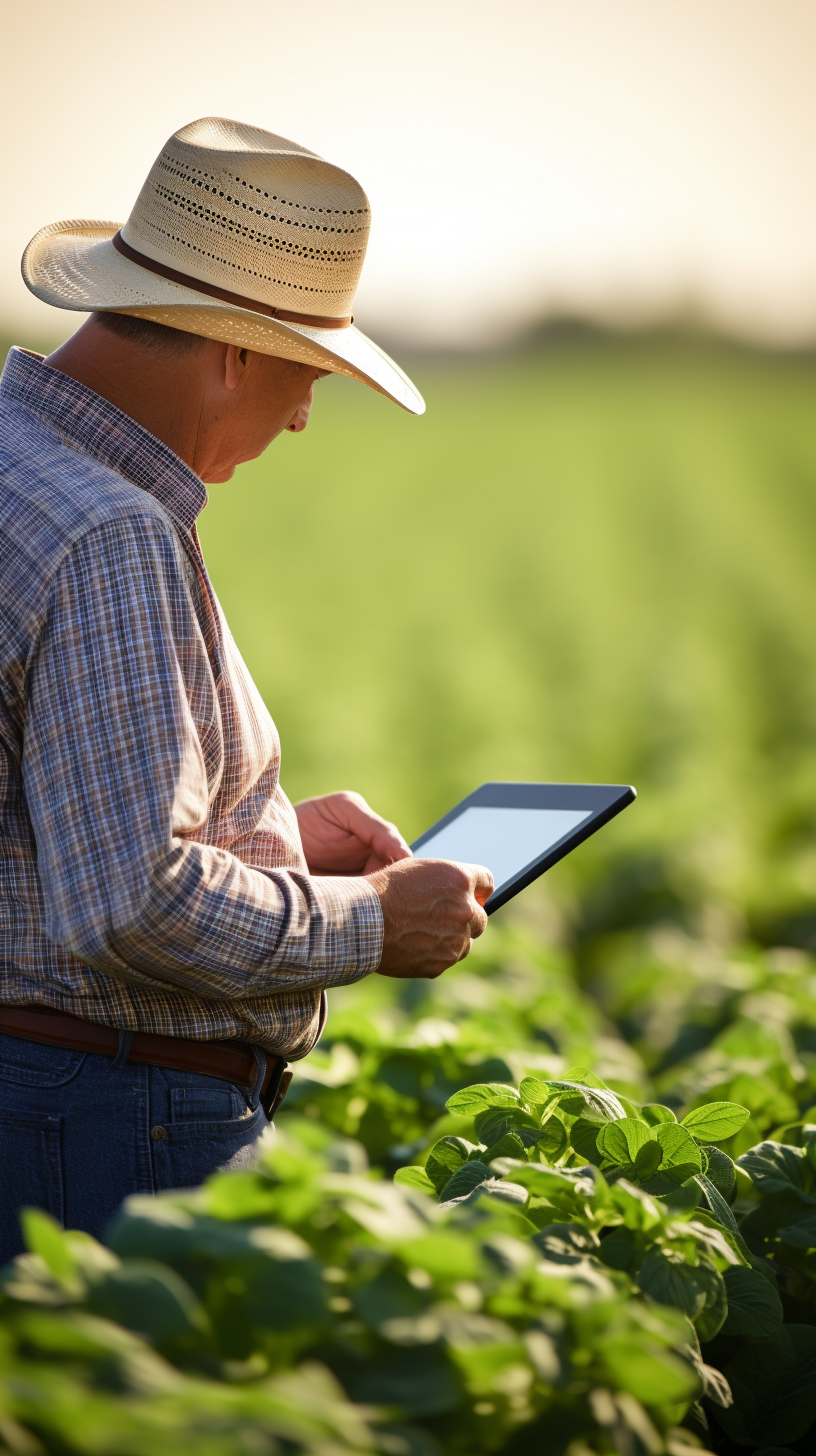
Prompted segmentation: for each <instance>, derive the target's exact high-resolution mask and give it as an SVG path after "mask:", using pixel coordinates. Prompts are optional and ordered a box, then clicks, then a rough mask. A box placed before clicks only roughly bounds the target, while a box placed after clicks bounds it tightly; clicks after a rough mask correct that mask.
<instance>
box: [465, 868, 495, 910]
mask: <svg viewBox="0 0 816 1456" xmlns="http://www.w3.org/2000/svg"><path fill="white" fill-rule="evenodd" d="M462 869H463V870H464V871H465V873H466V874H467V876H468V878H469V881H470V884H469V887H468V888H469V889H470V891H471V893H472V894H473V896H474V898H475V899H476V900H478V902H479V904H480V905H484V902H485V900H489V899H490V896H491V895H492V894H493V890H494V889H495V885H494V882H493V874H492V872H491V871H490V870H489V869H488V868H487V867H486V865H474V864H464V865H462Z"/></svg>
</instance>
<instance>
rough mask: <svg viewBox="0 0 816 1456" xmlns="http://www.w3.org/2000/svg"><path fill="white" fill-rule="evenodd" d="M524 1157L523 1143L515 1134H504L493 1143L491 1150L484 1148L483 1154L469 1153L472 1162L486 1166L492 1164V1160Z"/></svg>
mask: <svg viewBox="0 0 816 1456" xmlns="http://www.w3.org/2000/svg"><path fill="white" fill-rule="evenodd" d="M525 1157H526V1152H525V1148H524V1143H523V1142H522V1141H521V1138H520V1137H519V1135H518V1133H517V1132H508V1133H505V1135H504V1137H503V1138H499V1141H498V1142H497V1143H494V1144H493V1146H492V1147H491V1148H486V1149H485V1151H484V1152H481V1153H478V1154H473V1153H471V1161H472V1162H476V1161H478V1162H480V1163H487V1164H488V1165H489V1164H490V1163H492V1161H493V1159H494V1158H525Z"/></svg>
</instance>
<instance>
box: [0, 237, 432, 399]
mask: <svg viewBox="0 0 816 1456" xmlns="http://www.w3.org/2000/svg"><path fill="white" fill-rule="evenodd" d="M118 228H119V224H118V223H114V222H86V221H72V222H57V223H51V224H50V225H49V226H48V227H45V228H43V229H42V230H41V231H40V232H38V233H37V235H36V237H34V238H32V239H31V242H30V243H29V245H28V247H27V248H26V250H25V253H24V254H23V260H22V272H23V278H24V280H25V282H26V284H27V285H28V287H29V288H30V289H31V292H32V293H34V294H35V295H36V296H37V298H40V299H42V301H43V302H44V303H50V304H53V305H54V306H55V307H56V308H66V309H74V310H76V311H77V312H80V313H91V312H106V311H110V312H112V313H127V314H134V315H136V316H137V317H138V318H146V319H151V320H152V321H153V322H154V323H158V324H166V325H167V326H169V327H170V328H175V329H182V330H183V331H184V332H185V333H190V334H200V335H201V336H203V337H204V338H206V339H220V340H221V341H222V342H224V343H229V344H238V345H239V346H240V347H241V348H245V349H255V350H256V351H257V352H258V353H260V354H275V355H277V356H278V357H279V358H283V359H294V360H296V361H297V362H299V363H305V364H311V365H312V366H313V367H314V368H316V369H328V370H329V371H330V372H331V373H333V374H346V375H348V377H349V378H350V379H357V380H359V382H360V383H361V384H367V385H368V386H369V388H371V389H376V390H378V391H379V393H380V394H384V395H386V397H387V398H388V399H393V400H394V402H395V404H399V405H401V406H402V408H403V409H405V410H408V411H409V413H410V414H414V415H421V414H424V412H425V401H424V400H423V398H422V395H421V394H420V393H419V390H418V389H417V388H416V387H415V385H413V384H412V383H411V380H410V379H409V378H408V376H407V374H405V373H403V371H402V370H401V369H400V367H399V365H398V364H395V363H394V360H393V359H390V358H389V356H388V355H387V354H386V353H384V352H383V350H382V349H380V348H378V346H377V345H376V344H375V343H374V342H373V340H371V339H369V338H367V337H366V335H365V334H363V333H361V332H360V330H359V329H357V328H355V327H354V325H353V324H352V325H351V327H350V328H347V329H317V328H311V327H309V326H307V325H305V324H290V323H283V322H281V321H279V320H278V319H274V318H267V317H266V316H265V315H264V314H260V313H254V312H253V311H252V310H251V309H247V308H238V307H236V306H235V305H234V304H230V303H222V302H221V300H220V299H217V298H210V297H208V296H207V295H206V294H203V293H197V292H196V291H195V289H193V288H186V287H184V286H183V285H182V284H179V283H171V282H170V281H169V280H168V279H165V278H161V277H159V276H158V275H157V274H155V273H151V272H149V270H148V269H146V268H140V267H139V264H138V263H133V262H131V261H130V259H129V258H124V257H122V255H121V253H118V252H117V251H116V249H115V248H114V246H113V243H112V242H111V238H112V237H113V235H114V233H115V232H117V231H118Z"/></svg>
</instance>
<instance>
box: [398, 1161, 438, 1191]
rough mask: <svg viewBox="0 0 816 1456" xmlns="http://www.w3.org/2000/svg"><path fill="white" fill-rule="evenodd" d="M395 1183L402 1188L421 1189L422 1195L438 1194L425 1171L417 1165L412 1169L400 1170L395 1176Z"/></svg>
mask: <svg viewBox="0 0 816 1456" xmlns="http://www.w3.org/2000/svg"><path fill="white" fill-rule="evenodd" d="M394 1182H395V1183H396V1184H397V1185H398V1187H400V1188H419V1189H420V1191H421V1192H422V1193H436V1192H437V1189H436V1187H435V1186H434V1183H433V1181H432V1180H431V1179H430V1178H429V1177H428V1174H427V1173H426V1172H425V1169H424V1168H419V1167H417V1166H416V1164H414V1165H413V1166H412V1167H410V1168H398V1169H397V1171H396V1173H395V1174H394Z"/></svg>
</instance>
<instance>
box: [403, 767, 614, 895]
mask: <svg viewBox="0 0 816 1456" xmlns="http://www.w3.org/2000/svg"><path fill="white" fill-rule="evenodd" d="M636 798H637V792H636V790H635V789H633V788H632V786H631V784H526V783H489V784H482V785H481V787H480V788H478V789H474V791H473V793H472V794H468V796H467V798H466V799H462V801H461V803H459V804H457V805H456V806H455V808H453V809H451V810H450V812H449V813H447V814H445V815H444V817H443V818H442V819H437V821H436V823H435V824H432V825H431V827H430V829H426V830H425V833H424V834H420V836H419V839H415V840H414V843H413V844H412V845H411V849H412V851H413V853H414V854H416V853H417V852H418V851H419V850H421V848H422V846H423V844H425V843H426V841H427V840H429V839H431V838H432V837H433V835H435V834H438V833H439V831H440V829H444V828H445V827H446V825H448V824H452V823H453V821H454V819H458V818H459V816H460V815H461V814H463V813H464V811H465V809H475V808H481V809H585V810H587V811H589V814H590V817H589V819H585V820H584V821H583V823H582V824H578V825H577V826H576V828H575V829H570V830H569V831H568V832H567V833H566V834H564V835H563V836H562V837H561V839H559V840H558V841H557V843H556V844H552V845H550V848H549V849H548V850H546V851H545V853H544V854H541V855H539V856H538V858H537V859H534V860H531V861H530V863H529V864H527V865H525V866H524V868H523V869H521V870H519V872H518V874H516V875H514V876H513V877H512V879H509V880H505V882H504V884H503V885H502V886H500V888H499V889H497V890H494V891H493V894H492V895H491V896H490V899H489V900H487V901H486V902H485V907H484V908H485V910H486V911H487V913H488V915H492V914H493V912H494V911H495V910H499V909H500V908H501V906H502V905H506V904H507V901H508V900H512V899H513V897H514V896H515V895H517V894H518V893H519V891H520V890H526V888H527V886H528V885H531V884H532V883H533V881H534V880H537V879H538V877H539V875H543V874H544V872H545V870H549V869H551V868H552V866H553V865H554V864H557V863H558V861H559V860H560V859H563V858H564V856H565V855H567V854H569V853H570V851H571V850H573V849H575V848H576V847H577V846H578V845H579V844H583V842H584V840H585V839H589V837H590V835H592V834H594V833H595V832H596V830H598V829H602V828H603V826H604V824H608V823H609V821H610V819H614V817H615V815H616V814H619V813H620V811H621V809H625V808H626V806H627V804H631V803H633V801H634V800H635V799H636Z"/></svg>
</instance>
